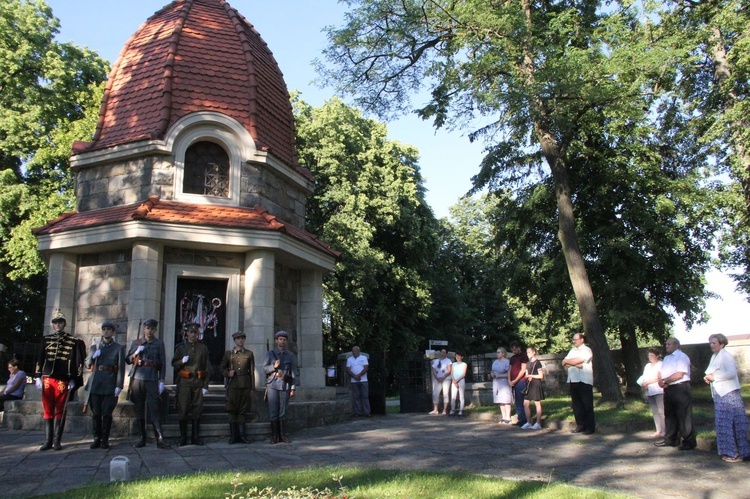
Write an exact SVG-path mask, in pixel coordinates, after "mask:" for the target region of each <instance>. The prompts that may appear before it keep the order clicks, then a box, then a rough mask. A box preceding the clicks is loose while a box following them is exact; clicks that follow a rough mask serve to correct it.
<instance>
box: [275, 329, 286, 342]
mask: <svg viewBox="0 0 750 499" xmlns="http://www.w3.org/2000/svg"><path fill="white" fill-rule="evenodd" d="M279 336H283V337H284V338H286V339H287V340H288V339H289V333H287V332H286V331H277V332H276V334H274V335H273V339H274V340H275V339H276V338H278V337H279Z"/></svg>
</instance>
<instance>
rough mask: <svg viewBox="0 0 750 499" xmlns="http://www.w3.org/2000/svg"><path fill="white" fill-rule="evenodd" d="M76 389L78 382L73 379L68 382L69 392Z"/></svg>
mask: <svg viewBox="0 0 750 499" xmlns="http://www.w3.org/2000/svg"><path fill="white" fill-rule="evenodd" d="M75 387H76V382H75V381H73V380H72V379H71V380H70V381H68V390H72V389H73V388H75Z"/></svg>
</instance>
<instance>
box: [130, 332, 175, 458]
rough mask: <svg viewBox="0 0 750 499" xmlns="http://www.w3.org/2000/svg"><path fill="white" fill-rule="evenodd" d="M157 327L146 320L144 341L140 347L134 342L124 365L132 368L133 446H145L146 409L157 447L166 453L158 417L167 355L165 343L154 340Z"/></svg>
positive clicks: (136, 341) (166, 447)
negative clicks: (135, 433)
mask: <svg viewBox="0 0 750 499" xmlns="http://www.w3.org/2000/svg"><path fill="white" fill-rule="evenodd" d="M158 325H159V322H158V321H157V320H156V319H149V320H147V321H146V322H144V323H143V337H144V341H143V343H142V344H139V343H140V341H139V340H135V341H133V343H132V344H131V345H130V350H128V354H127V356H126V357H125V362H126V363H127V364H129V365H131V366H132V367H131V368H130V385H131V387H132V397H131V402H133V405H134V406H135V417H136V419H137V420H138V431H139V433H140V436H141V439H140V440H139V441H138V443H137V444H135V446H136V447H143V446H144V445H146V407H148V414H149V416H150V417H151V424H152V425H153V427H154V437H155V438H156V446H157V447H158V448H160V449H169V444H168V443H167V442H166V440H164V432H163V431H162V429H161V419H160V416H159V403H160V395H161V394H162V392H164V376H165V374H166V372H167V355H166V353H165V350H164V342H163V341H161V340H160V339H159V338H157V337H156V329H157V326H158Z"/></svg>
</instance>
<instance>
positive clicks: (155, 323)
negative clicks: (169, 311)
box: [143, 319, 159, 326]
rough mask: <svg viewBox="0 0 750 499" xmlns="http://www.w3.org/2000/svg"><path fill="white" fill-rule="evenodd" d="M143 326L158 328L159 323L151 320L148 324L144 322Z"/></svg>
mask: <svg viewBox="0 0 750 499" xmlns="http://www.w3.org/2000/svg"><path fill="white" fill-rule="evenodd" d="M143 325H144V326H158V325H159V321H157V320H156V319H149V320H147V321H146V322H144V323H143Z"/></svg>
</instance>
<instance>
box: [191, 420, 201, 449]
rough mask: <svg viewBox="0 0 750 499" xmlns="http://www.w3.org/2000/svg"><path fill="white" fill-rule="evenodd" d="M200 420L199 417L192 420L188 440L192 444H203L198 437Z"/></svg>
mask: <svg viewBox="0 0 750 499" xmlns="http://www.w3.org/2000/svg"><path fill="white" fill-rule="evenodd" d="M200 432H201V422H200V420H199V419H194V420H193V431H192V434H191V435H190V442H191V443H192V444H193V445H203V439H202V438H201V437H200Z"/></svg>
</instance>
